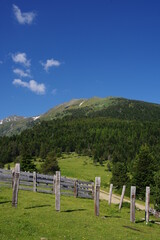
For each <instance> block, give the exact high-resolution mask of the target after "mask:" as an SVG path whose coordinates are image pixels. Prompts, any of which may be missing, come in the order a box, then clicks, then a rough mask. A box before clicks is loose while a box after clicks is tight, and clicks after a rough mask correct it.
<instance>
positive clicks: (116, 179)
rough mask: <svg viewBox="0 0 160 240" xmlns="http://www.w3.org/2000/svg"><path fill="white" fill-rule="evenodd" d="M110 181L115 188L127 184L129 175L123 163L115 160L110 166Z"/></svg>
mask: <svg viewBox="0 0 160 240" xmlns="http://www.w3.org/2000/svg"><path fill="white" fill-rule="evenodd" d="M111 183H112V184H113V185H114V186H115V187H116V188H117V189H120V188H122V186H123V185H129V177H128V175H127V167H126V165H125V164H124V163H121V162H117V163H115V164H114V165H113V167H112V178H111Z"/></svg>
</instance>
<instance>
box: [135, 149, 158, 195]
mask: <svg viewBox="0 0 160 240" xmlns="http://www.w3.org/2000/svg"><path fill="white" fill-rule="evenodd" d="M154 170H155V159H154V157H153V154H152V153H151V151H150V149H149V147H148V146H147V145H146V144H145V145H142V146H141V147H140V150H139V153H138V154H137V155H136V158H135V160H134V165H133V179H132V184H133V185H135V186H136V193H137V195H139V196H140V197H141V198H142V199H144V198H145V189H146V186H151V185H152V184H153V183H154V179H153V176H154Z"/></svg>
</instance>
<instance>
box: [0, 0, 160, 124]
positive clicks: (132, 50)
mask: <svg viewBox="0 0 160 240" xmlns="http://www.w3.org/2000/svg"><path fill="white" fill-rule="evenodd" d="M0 31H1V34H0V36H1V37H0V46H1V48H0V49H1V50H0V83H1V87H0V119H3V118H5V117H7V116H10V115H13V114H16V115H22V116H36V115H39V114H41V113H44V112H46V111H47V110H49V109H50V108H52V107H54V106H55V105H57V104H60V103H63V102H66V101H69V100H71V99H73V98H90V97H93V96H98V97H107V96H121V97H126V98H131V99H138V100H144V101H149V102H155V103H160V94H159V92H160V1H159V0H157V1H156V0H45V1H44V0H34V1H33V0H15V1H12V0H1V1H0Z"/></svg>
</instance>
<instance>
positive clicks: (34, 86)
mask: <svg viewBox="0 0 160 240" xmlns="http://www.w3.org/2000/svg"><path fill="white" fill-rule="evenodd" d="M12 83H13V84H14V85H17V86H21V87H26V88H28V89H29V90H31V91H32V92H34V93H36V94H41V95H43V94H45V92H46V87H45V85H44V84H43V83H40V84H39V83H37V82H36V81H35V80H30V81H29V82H24V81H22V80H21V79H14V80H13V82H12Z"/></svg>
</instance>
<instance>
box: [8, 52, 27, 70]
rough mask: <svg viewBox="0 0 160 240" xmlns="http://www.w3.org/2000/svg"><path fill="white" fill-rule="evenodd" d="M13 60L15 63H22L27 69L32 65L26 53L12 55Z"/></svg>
mask: <svg viewBox="0 0 160 240" xmlns="http://www.w3.org/2000/svg"><path fill="white" fill-rule="evenodd" d="M12 60H13V62H15V63H20V64H22V65H24V66H25V67H29V66H30V65H31V64H30V60H28V59H27V55H26V53H15V54H12Z"/></svg>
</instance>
